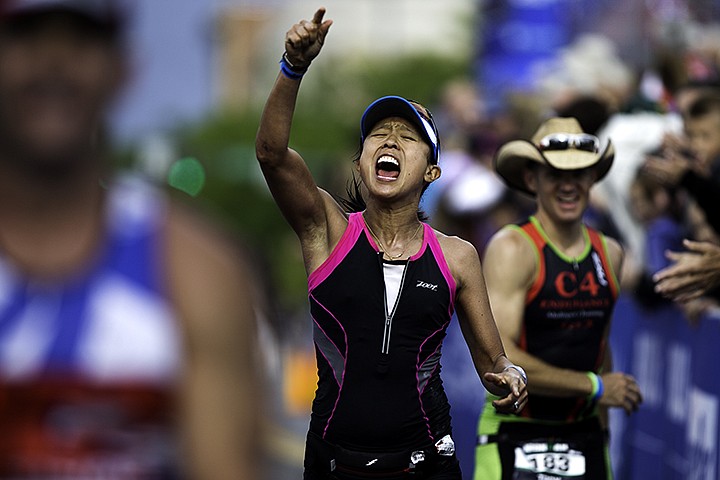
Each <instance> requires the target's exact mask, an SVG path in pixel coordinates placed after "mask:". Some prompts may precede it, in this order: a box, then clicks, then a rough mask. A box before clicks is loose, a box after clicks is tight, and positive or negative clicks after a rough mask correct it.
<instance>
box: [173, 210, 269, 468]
mask: <svg viewBox="0 0 720 480" xmlns="http://www.w3.org/2000/svg"><path fill="white" fill-rule="evenodd" d="M167 234H168V236H167V241H168V243H167V249H168V250H167V253H168V260H169V269H170V270H169V272H168V275H169V280H170V286H171V292H170V293H171V298H172V300H173V303H174V305H175V308H176V311H177V313H178V315H179V317H180V320H181V322H182V327H183V334H184V337H183V341H184V342H183V346H184V357H183V359H184V365H183V376H182V379H181V382H182V383H181V385H180V387H179V390H178V407H179V412H180V418H179V427H180V434H181V441H182V445H183V447H184V449H185V450H184V454H185V458H186V459H187V467H188V472H187V473H188V478H190V479H193V480H205V479H213V480H222V479H228V480H231V479H232V480H235V479H238V478H260V477H259V475H260V468H259V467H260V464H261V461H260V459H261V458H262V455H261V454H262V452H261V445H262V441H261V420H260V419H261V416H260V405H262V402H263V396H264V388H263V384H262V381H261V378H260V371H261V368H260V367H261V365H260V363H261V362H260V361H259V352H258V351H257V341H258V339H257V336H256V333H257V328H256V327H257V325H256V311H255V309H256V308H258V306H259V305H261V304H262V302H261V300H260V298H259V297H260V295H262V293H261V292H259V291H258V290H257V287H256V285H257V282H256V281H255V276H254V275H253V274H252V273H251V271H250V268H249V267H248V264H247V263H246V262H245V260H244V258H243V256H242V255H241V254H240V252H239V249H237V248H236V246H235V245H234V244H233V243H231V242H230V240H229V239H227V238H225V236H224V235H223V234H221V233H220V232H218V231H216V230H215V229H214V227H213V226H210V225H209V224H208V223H207V222H205V221H204V220H202V219H200V218H198V217H197V216H195V215H194V214H191V213H190V212H187V211H181V210H179V209H178V208H174V209H173V210H172V212H171V216H170V221H169V225H168V231H167Z"/></svg>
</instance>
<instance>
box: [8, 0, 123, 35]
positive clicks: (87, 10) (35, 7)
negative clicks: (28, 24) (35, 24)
mask: <svg viewBox="0 0 720 480" xmlns="http://www.w3.org/2000/svg"><path fill="white" fill-rule="evenodd" d="M54 12H67V13H72V14H76V15H78V16H81V17H83V18H85V19H87V20H90V21H91V22H93V23H96V24H98V25H100V26H103V27H106V28H108V29H110V31H112V32H115V33H117V32H119V31H120V29H121V28H122V26H123V24H124V15H123V9H122V8H121V7H120V4H119V1H118V0H0V20H12V19H18V18H24V17H29V16H36V15H43V14H46V13H54Z"/></svg>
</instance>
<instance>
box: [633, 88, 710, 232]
mask: <svg viewBox="0 0 720 480" xmlns="http://www.w3.org/2000/svg"><path fill="white" fill-rule="evenodd" d="M683 123H684V130H685V135H686V137H685V138H683V137H682V136H666V138H665V140H664V142H663V143H664V149H663V157H662V158H650V159H648V161H647V162H646V163H645V165H644V167H643V168H644V169H645V171H646V172H647V174H648V175H651V176H654V177H655V178H656V179H657V180H658V181H659V182H661V183H663V184H664V185H666V186H670V187H675V186H679V187H682V188H683V189H684V190H685V191H687V192H688V193H689V194H690V195H691V196H692V197H693V198H694V199H695V200H696V201H697V203H698V204H699V205H700V207H701V208H702V209H703V211H704V213H705V216H706V219H707V221H708V223H709V224H710V225H711V226H712V228H713V229H714V230H715V232H716V233H718V232H720V209H718V208H717V191H718V188H720V92H717V93H713V94H708V95H701V96H700V97H699V98H697V99H696V100H695V101H694V102H692V103H691V104H690V106H689V107H688V109H687V111H686V112H684V115H683Z"/></svg>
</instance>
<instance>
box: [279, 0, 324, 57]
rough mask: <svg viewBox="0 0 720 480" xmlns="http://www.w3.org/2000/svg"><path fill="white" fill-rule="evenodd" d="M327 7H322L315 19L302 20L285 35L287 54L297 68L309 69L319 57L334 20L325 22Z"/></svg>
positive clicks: (316, 13)
mask: <svg viewBox="0 0 720 480" xmlns="http://www.w3.org/2000/svg"><path fill="white" fill-rule="evenodd" d="M324 16H325V7H320V8H319V9H318V10H317V12H315V15H314V16H313V19H312V20H311V21H308V20H300V22H298V23H296V24H295V25H293V26H292V27H291V28H290V30H288V32H287V33H286V34H285V54H286V57H287V60H288V61H289V62H290V63H291V64H292V66H293V67H295V68H307V67H309V66H310V63H311V62H312V61H313V60H314V59H315V57H317V56H318V54H319V53H320V50H321V49H322V46H323V44H324V43H325V36H326V35H327V32H328V30H329V29H330V25H332V20H325V21H323V17H324Z"/></svg>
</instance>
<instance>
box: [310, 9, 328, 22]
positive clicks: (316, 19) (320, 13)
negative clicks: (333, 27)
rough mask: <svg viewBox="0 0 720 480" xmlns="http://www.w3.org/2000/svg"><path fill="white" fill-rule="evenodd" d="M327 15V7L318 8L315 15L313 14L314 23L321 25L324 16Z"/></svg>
mask: <svg viewBox="0 0 720 480" xmlns="http://www.w3.org/2000/svg"><path fill="white" fill-rule="evenodd" d="M324 16H325V7H320V8H318V10H317V12H315V15H314V16H313V19H312V21H313V23H314V24H315V25H320V24H321V23H322V20H323V17H324Z"/></svg>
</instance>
